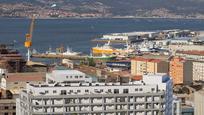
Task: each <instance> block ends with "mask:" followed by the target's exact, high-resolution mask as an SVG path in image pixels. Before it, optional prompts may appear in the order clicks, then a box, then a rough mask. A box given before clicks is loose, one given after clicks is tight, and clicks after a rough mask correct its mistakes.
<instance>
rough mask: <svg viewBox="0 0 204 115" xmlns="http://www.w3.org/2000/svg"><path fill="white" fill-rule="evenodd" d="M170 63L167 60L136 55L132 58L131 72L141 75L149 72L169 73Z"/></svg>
mask: <svg viewBox="0 0 204 115" xmlns="http://www.w3.org/2000/svg"><path fill="white" fill-rule="evenodd" d="M168 71H169V64H168V62H167V61H165V60H161V59H151V58H143V57H136V58H134V59H132V60H131V74H132V75H136V76H141V75H144V74H148V73H168Z"/></svg>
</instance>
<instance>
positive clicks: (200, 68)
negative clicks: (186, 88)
mask: <svg viewBox="0 0 204 115" xmlns="http://www.w3.org/2000/svg"><path fill="white" fill-rule="evenodd" d="M193 81H204V62H193Z"/></svg>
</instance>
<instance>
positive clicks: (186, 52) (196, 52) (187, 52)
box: [177, 50, 204, 56]
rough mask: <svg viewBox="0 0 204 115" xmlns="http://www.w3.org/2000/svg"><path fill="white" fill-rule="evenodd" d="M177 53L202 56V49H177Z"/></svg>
mask: <svg viewBox="0 0 204 115" xmlns="http://www.w3.org/2000/svg"><path fill="white" fill-rule="evenodd" d="M177 53H182V54H189V55H200V56H204V51H197V50H191V51H177Z"/></svg>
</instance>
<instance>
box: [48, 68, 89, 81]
mask: <svg viewBox="0 0 204 115" xmlns="http://www.w3.org/2000/svg"><path fill="white" fill-rule="evenodd" d="M46 82H47V83H56V82H59V83H62V82H66V83H77V82H92V78H91V77H88V76H87V75H86V74H85V73H83V72H80V71H78V70H53V71H52V72H50V73H46Z"/></svg>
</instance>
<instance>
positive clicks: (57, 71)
mask: <svg viewBox="0 0 204 115" xmlns="http://www.w3.org/2000/svg"><path fill="white" fill-rule="evenodd" d="M52 74H57V75H59V74H69V75H75V74H84V73H83V72H80V71H78V70H53V71H52Z"/></svg>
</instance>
